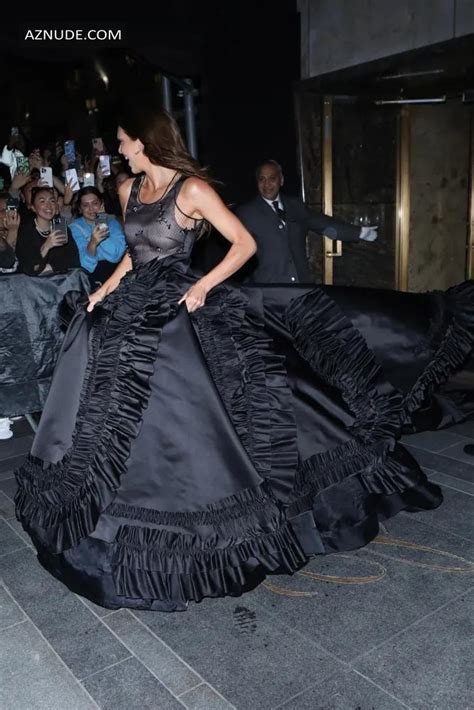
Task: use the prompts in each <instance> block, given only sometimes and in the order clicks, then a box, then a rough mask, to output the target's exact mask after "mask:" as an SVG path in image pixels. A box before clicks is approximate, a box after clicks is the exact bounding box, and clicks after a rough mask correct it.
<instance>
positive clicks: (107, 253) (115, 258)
mask: <svg viewBox="0 0 474 710" xmlns="http://www.w3.org/2000/svg"><path fill="white" fill-rule="evenodd" d="M94 227H95V224H90V223H89V222H86V220H85V219H84V217H79V219H75V220H74V221H73V222H71V224H70V225H69V229H70V230H71V234H72V236H73V237H74V241H75V242H76V245H77V249H78V251H79V258H80V260H81V266H82V268H83V269H85V270H86V271H89V273H92V272H93V271H95V268H96V266H97V264H98V262H99V261H109V262H111V263H112V264H117V262H119V261H120V259H121V258H122V256H123V255H124V253H125V249H126V246H127V245H126V243H125V234H124V233H123V229H122V227H121V226H120V224H119V222H118V221H117V220H116V219H115V217H110V215H109V217H108V227H109V232H110V234H109V236H108V237H107V239H104V241H103V242H101V243H100V244H99V246H98V247H97V250H96V253H95V256H91V255H90V254H89V252H88V251H87V245H88V244H89V241H90V238H91V235H92V232H93V231H94Z"/></svg>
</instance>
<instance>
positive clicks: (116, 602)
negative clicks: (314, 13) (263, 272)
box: [16, 110, 474, 611]
mask: <svg viewBox="0 0 474 710" xmlns="http://www.w3.org/2000/svg"><path fill="white" fill-rule="evenodd" d="M118 138H119V140H120V150H121V152H122V154H123V155H124V156H125V157H126V158H127V159H128V161H129V163H130V168H131V169H132V171H133V173H135V174H140V173H143V174H142V176H139V177H137V178H135V179H132V180H129V181H127V182H126V183H124V185H122V187H121V190H120V198H121V202H122V206H123V209H124V217H125V231H126V235H127V243H128V253H127V254H126V255H125V257H124V258H123V260H122V261H121V263H120V264H119V266H118V267H117V269H116V271H115V273H114V274H113V276H112V277H111V278H110V279H109V280H108V281H107V282H106V283H105V284H104V285H103V286H102V287H101V289H99V291H97V292H95V293H94V294H92V296H90V300H89V303H88V304H80V303H79V304H77V309H76V311H75V313H74V315H73V318H72V320H71V322H70V324H69V328H68V331H67V334H66V337H65V340H64V344H63V348H62V352H61V355H60V358H59V362H58V365H57V368H56V373H55V377H54V381H53V384H52V386H51V390H50V393H49V397H48V401H47V403H46V405H45V409H44V411H43V415H42V419H41V422H40V426H39V429H38V432H37V435H36V438H35V441H34V444H33V447H32V451H31V454H30V456H29V457H28V459H27V461H26V463H25V464H24V465H23V466H22V467H21V469H20V470H19V471H18V472H17V478H18V482H19V489H18V493H17V498H16V504H17V514H18V517H19V519H20V520H21V522H22V523H23V526H24V528H25V529H26V530H27V531H28V532H29V534H30V535H31V537H32V539H33V541H34V544H35V546H36V548H37V550H38V557H39V560H40V562H41V564H42V565H43V566H44V567H45V568H46V569H47V570H49V571H50V572H51V573H52V574H54V575H55V576H56V577H57V578H58V579H60V580H61V581H63V582H64V583H65V584H66V585H68V587H69V588H70V589H72V590H73V591H75V592H77V593H79V594H81V595H83V596H85V597H88V598H89V599H91V600H93V601H94V602H96V603H98V604H100V605H103V606H105V607H108V608H118V607H131V608H136V609H157V610H166V611H174V610H182V609H185V608H186V606H187V604H188V602H189V601H190V600H194V601H199V600H200V599H202V598H203V597H205V596H223V595H239V594H241V593H242V592H243V591H245V590H248V589H251V588H252V587H254V586H255V585H257V584H258V583H259V582H261V581H262V579H264V577H265V575H266V574H268V573H276V572H277V573H282V572H287V573H292V572H294V571H295V570H297V569H299V568H300V567H301V566H302V565H304V564H305V562H307V560H308V559H309V558H310V557H311V556H313V555H317V554H324V553H328V552H333V551H338V550H348V549H353V548H356V547H359V546H361V545H364V544H366V543H367V542H369V541H370V540H371V539H372V538H373V537H374V536H375V535H376V534H377V531H378V523H379V520H380V519H383V518H386V517H388V516H391V515H394V514H395V513H397V512H398V511H399V510H401V509H405V510H423V509H430V508H434V507H436V506H437V505H439V503H440V502H441V493H440V489H439V488H438V487H437V486H435V485H433V484H431V483H430V482H428V481H427V479H426V477H425V475H424V474H423V473H422V471H421V470H420V468H419V466H418V464H417V463H416V462H415V461H414V459H413V458H412V457H411V456H410V454H409V453H408V452H407V451H406V450H405V449H404V448H403V446H401V445H400V444H399V443H397V438H398V437H399V435H400V432H401V428H402V426H403V425H404V424H405V425H406V424H407V423H408V422H409V421H410V418H411V417H412V416H413V415H414V413H415V412H416V411H417V410H420V408H421V410H423V411H425V413H426V412H428V411H429V401H430V399H429V398H430V394H431V393H432V391H433V390H434V388H435V386H436V385H438V384H439V383H440V382H441V381H442V380H443V379H445V378H446V377H447V376H448V374H449V372H450V371H451V370H452V369H453V368H455V367H456V366H458V365H459V364H460V363H461V362H462V361H463V360H464V359H465V358H466V356H467V355H468V353H469V352H470V350H471V348H472V340H473V338H472V333H473V320H474V318H473V306H472V301H473V299H472V293H473V290H472V284H463V285H461V286H460V287H457V288H456V289H453V290H451V291H450V292H447V293H445V294H435V295H414V294H398V293H389V292H386V293H384V292H373V291H372V292H371V291H370V290H368V289H365V290H364V289H350V290H347V289H346V290H344V289H339V290H338V289H335V290H334V291H331V290H330V289H324V288H314V286H307V287H305V286H301V287H298V288H296V289H295V288H294V287H291V288H290V287H264V288H257V287H251V288H244V289H240V290H239V289H236V288H234V287H232V286H231V285H230V284H228V283H226V282H225V280H226V279H227V278H228V277H230V276H231V275H232V274H233V273H234V272H235V271H237V270H238V269H239V268H240V267H241V266H242V264H243V263H244V262H245V261H246V260H247V259H248V258H249V257H250V256H251V255H252V253H253V252H254V249H255V246H254V241H253V239H252V237H251V236H250V235H249V234H248V232H247V231H246V230H245V229H244V227H243V226H242V225H241V224H240V222H239V221H238V220H237V219H236V218H235V216H234V215H232V214H231V213H230V212H229V211H228V210H227V209H226V207H225V206H224V205H223V203H222V202H221V200H220V199H219V197H218V196H217V194H216V193H215V192H214V190H213V189H212V187H211V186H210V185H209V182H208V181H207V178H206V175H205V173H204V172H203V171H202V170H201V169H200V168H199V166H198V165H197V164H196V163H195V162H194V161H193V159H192V158H191V157H190V156H189V155H188V154H187V152H186V150H185V147H184V144H183V142H182V139H181V137H180V135H179V132H178V128H177V126H176V124H175V122H174V120H173V119H172V118H170V117H169V116H168V115H167V114H166V113H164V112H158V113H156V112H154V113H152V112H147V111H145V110H140V112H138V113H137V114H136V115H135V116H132V117H129V118H128V119H124V120H122V121H121V123H120V128H119V130H118ZM204 221H208V222H210V223H212V224H213V225H214V226H215V227H216V228H217V229H218V230H219V231H220V232H221V233H222V234H223V235H224V236H225V237H226V238H227V239H228V240H229V241H230V242H231V249H230V251H229V253H228V255H227V256H226V257H225V259H224V260H223V261H222V262H221V263H220V264H219V265H218V266H217V267H216V268H215V269H213V270H212V271H211V272H209V273H208V274H207V275H206V276H204V277H202V278H200V279H198V278H197V277H196V276H195V275H194V274H193V273H192V272H191V271H190V269H189V260H190V254H191V250H192V247H193V244H194V241H195V239H196V238H197V236H198V235H199V233H200V231H201V229H202V228H203V224H204ZM86 306H87V307H86ZM440 416H441V415H440Z"/></svg>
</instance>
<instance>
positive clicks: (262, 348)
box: [193, 286, 298, 499]
mask: <svg viewBox="0 0 474 710" xmlns="http://www.w3.org/2000/svg"><path fill="white" fill-rule="evenodd" d="M258 306H260V310H259V308H258ZM258 306H257V307H254V306H253V305H252V304H251V303H250V301H249V298H248V297H247V296H246V295H244V293H243V292H242V291H238V290H236V289H233V288H231V287H227V286H224V287H222V288H221V289H219V290H216V291H215V292H214V294H211V296H210V298H208V301H207V303H206V306H205V307H204V308H202V309H199V310H198V311H196V312H195V313H194V314H193V322H194V323H195V325H196V328H197V331H198V334H199V340H200V343H201V347H202V349H203V352H204V354H205V357H206V362H207V364H208V367H209V369H210V371H211V375H212V378H213V380H214V383H215V385H216V387H217V390H218V391H219V393H220V395H221V398H222V401H223V403H224V406H225V408H226V411H227V413H228V414H229V417H230V419H231V421H232V423H233V425H234V427H235V429H236V432H237V434H238V436H239V438H240V441H241V442H242V445H243V447H244V448H245V450H246V451H247V453H248V455H249V457H250V458H251V460H252V462H253V464H254V466H255V468H256V470H257V471H258V472H259V473H260V475H261V476H262V477H270V478H271V480H272V482H273V485H274V491H275V493H276V494H277V495H278V496H279V497H281V498H283V499H285V498H286V497H287V496H288V494H289V491H290V490H291V485H292V484H291V482H290V481H289V478H290V477H292V475H293V472H294V470H295V468H296V466H297V463H298V452H297V448H296V424H295V418H294V413H293V410H292V408H291V391H290V388H289V385H288V383H287V380H286V370H285V366H284V357H283V356H279V355H277V354H276V353H274V352H272V341H271V338H270V337H269V336H267V335H266V334H265V331H264V322H263V319H262V310H263V305H262V304H261V303H259V304H258Z"/></svg>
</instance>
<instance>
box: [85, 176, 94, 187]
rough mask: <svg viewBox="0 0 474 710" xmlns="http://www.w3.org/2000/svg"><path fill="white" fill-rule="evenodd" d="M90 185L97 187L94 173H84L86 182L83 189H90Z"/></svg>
mask: <svg viewBox="0 0 474 710" xmlns="http://www.w3.org/2000/svg"><path fill="white" fill-rule="evenodd" d="M89 185H91V186H92V187H94V185H95V177H94V173H84V181H83V184H82V187H88V186H89Z"/></svg>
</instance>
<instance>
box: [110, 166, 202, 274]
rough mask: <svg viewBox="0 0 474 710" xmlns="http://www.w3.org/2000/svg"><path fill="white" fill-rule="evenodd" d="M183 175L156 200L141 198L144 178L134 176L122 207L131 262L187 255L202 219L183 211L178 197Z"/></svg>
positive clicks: (136, 263) (138, 262) (197, 233)
mask: <svg viewBox="0 0 474 710" xmlns="http://www.w3.org/2000/svg"><path fill="white" fill-rule="evenodd" d="M185 179H186V178H180V179H179V180H177V181H176V182H175V183H174V185H172V186H171V187H170V188H169V189H168V190H167V191H166V192H165V194H164V195H163V197H162V198H161V199H159V200H157V201H156V202H152V203H150V204H145V203H143V202H141V201H140V187H141V185H142V181H143V178H142V177H138V178H136V179H135V180H134V182H133V185H132V189H131V192H130V198H129V200H128V204H127V209H126V211H125V226H124V230H125V235H126V238H127V246H128V253H129V254H130V256H131V259H132V262H133V265H134V266H139V265H140V264H145V263H146V262H148V261H151V260H152V259H156V258H159V259H164V258H165V257H167V256H172V255H175V254H176V255H179V256H184V257H186V256H188V257H189V256H190V254H191V250H192V248H193V244H194V242H195V240H196V237H197V236H198V235H199V231H200V229H201V227H202V220H200V221H199V220H195V219H193V218H192V217H189V216H188V215H186V214H184V212H182V211H181V210H180V208H179V205H178V202H177V199H178V195H179V192H180V190H181V187H182V185H183V183H184V180H185Z"/></svg>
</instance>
